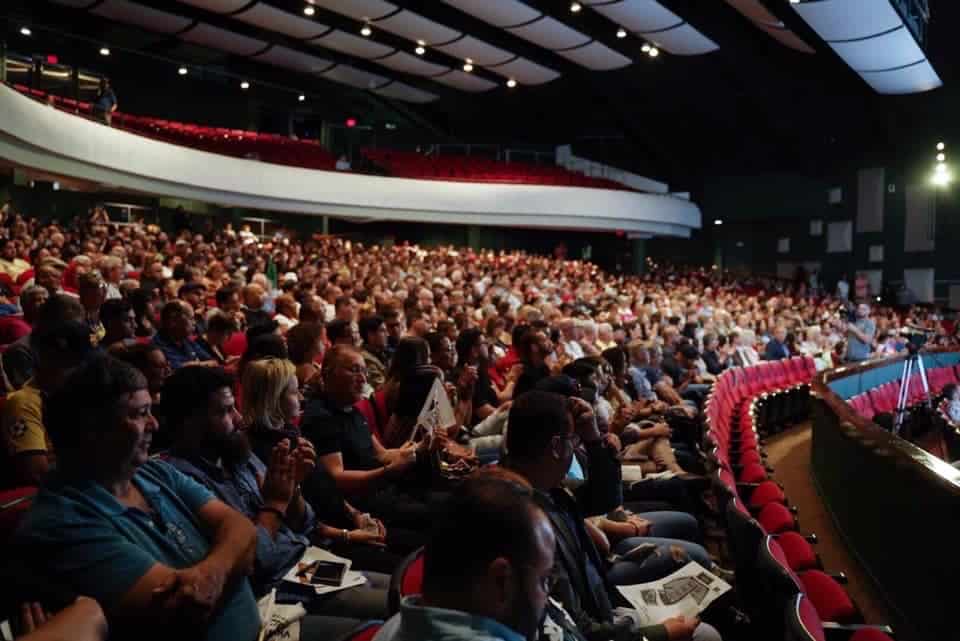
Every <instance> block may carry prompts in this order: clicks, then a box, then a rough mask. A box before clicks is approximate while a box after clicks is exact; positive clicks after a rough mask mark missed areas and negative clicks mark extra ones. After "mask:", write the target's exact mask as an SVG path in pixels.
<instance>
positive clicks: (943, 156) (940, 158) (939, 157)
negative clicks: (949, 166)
mask: <svg viewBox="0 0 960 641" xmlns="http://www.w3.org/2000/svg"><path fill="white" fill-rule="evenodd" d="M946 159H947V155H946V154H944V153H939V154H937V162H943V161H944V160H946Z"/></svg>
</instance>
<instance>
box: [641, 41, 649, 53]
mask: <svg viewBox="0 0 960 641" xmlns="http://www.w3.org/2000/svg"><path fill="white" fill-rule="evenodd" d="M640 51H642V52H643V53H650V45H649V44H647V43H646V42H644V43H643V46H642V47H640Z"/></svg>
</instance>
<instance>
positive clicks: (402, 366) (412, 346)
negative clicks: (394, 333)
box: [387, 336, 430, 380]
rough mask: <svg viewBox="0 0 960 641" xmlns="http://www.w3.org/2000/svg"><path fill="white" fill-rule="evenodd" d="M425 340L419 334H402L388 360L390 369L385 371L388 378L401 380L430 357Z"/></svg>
mask: <svg viewBox="0 0 960 641" xmlns="http://www.w3.org/2000/svg"><path fill="white" fill-rule="evenodd" d="M428 351H429V350H428V348H427V341H425V340H423V339H422V338H420V337H419V336H404V337H403V338H401V339H400V341H399V342H398V343H397V349H396V351H394V353H393V358H392V359H391V360H390V369H389V370H388V371H387V379H388V380H403V378H404V377H405V376H406V375H407V374H408V373H410V372H412V371H413V370H414V369H416V368H417V367H418V366H420V365H426V364H427V363H428V362H429V361H430V359H429V357H428V356H427V354H428Z"/></svg>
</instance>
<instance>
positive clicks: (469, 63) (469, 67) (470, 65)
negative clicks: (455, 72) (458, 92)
mask: <svg viewBox="0 0 960 641" xmlns="http://www.w3.org/2000/svg"><path fill="white" fill-rule="evenodd" d="M463 70H464V71H466V72H467V73H470V72H471V71H473V60H472V59H470V58H467V61H466V62H464V63H463Z"/></svg>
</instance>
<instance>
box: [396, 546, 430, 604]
mask: <svg viewBox="0 0 960 641" xmlns="http://www.w3.org/2000/svg"><path fill="white" fill-rule="evenodd" d="M421 592H423V548H420V549H418V550H415V551H413V552H411V553H410V554H409V555H408V556H407V558H405V559H404V560H403V562H401V563H400V565H398V566H397V569H396V570H394V571H393V576H391V577H390V590H389V592H388V593H387V610H388V612H390V614H391V616H392V615H394V614H396V613H397V612H399V611H400V601H401V600H402V599H403V597H406V596H410V595H412V594H420V593H421Z"/></svg>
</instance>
